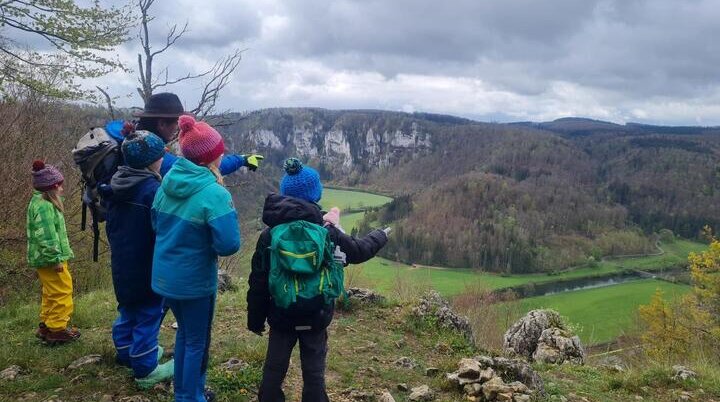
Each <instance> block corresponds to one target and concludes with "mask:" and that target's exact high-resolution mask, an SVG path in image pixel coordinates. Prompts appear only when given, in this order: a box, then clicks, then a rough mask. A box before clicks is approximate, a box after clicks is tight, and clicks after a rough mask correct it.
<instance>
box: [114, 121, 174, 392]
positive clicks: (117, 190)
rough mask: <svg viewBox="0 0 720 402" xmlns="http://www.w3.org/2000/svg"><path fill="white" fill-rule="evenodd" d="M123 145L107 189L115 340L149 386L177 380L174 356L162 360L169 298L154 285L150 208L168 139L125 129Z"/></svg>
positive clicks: (123, 359)
mask: <svg viewBox="0 0 720 402" xmlns="http://www.w3.org/2000/svg"><path fill="white" fill-rule="evenodd" d="M128 131H129V130H128ZM121 149H122V155H123V160H124V161H125V165H123V166H120V167H119V168H118V171H117V172H116V173H115V174H114V175H113V176H112V179H111V180H110V185H109V189H108V188H107V187H106V188H104V189H103V192H104V193H103V202H104V205H105V209H106V211H107V214H106V219H107V224H106V225H105V229H106V233H107V238H108V242H109V243H110V261H111V268H112V279H113V288H114V290H115V298H116V300H117V303H118V307H117V311H118V317H117V319H116V320H115V322H114V323H113V326H112V339H113V343H114V344H115V350H116V359H115V360H116V361H117V362H118V363H119V364H121V365H123V366H126V367H129V368H131V369H132V371H133V377H134V378H135V383H136V384H137V385H138V386H139V387H140V388H142V389H148V388H151V387H152V386H154V385H155V384H157V383H159V382H162V381H170V380H172V378H173V370H174V363H173V361H172V360H170V361H168V362H165V363H163V364H160V358H161V357H162V355H163V349H162V347H161V346H160V345H159V344H158V337H159V335H160V324H161V323H162V320H163V318H164V317H165V311H164V310H163V303H164V302H163V298H162V297H161V296H159V295H157V294H155V292H153V291H152V288H151V278H152V263H153V251H154V247H155V231H154V230H153V228H152V223H151V217H150V209H151V207H152V203H153V200H154V199H155V194H156V193H157V191H158V188H160V166H161V164H162V161H163V156H164V155H165V143H164V142H163V140H162V139H160V137H158V136H156V135H155V134H153V133H150V132H148V131H134V132H131V133H128V132H126V133H125V137H124V139H123V142H122V148H121Z"/></svg>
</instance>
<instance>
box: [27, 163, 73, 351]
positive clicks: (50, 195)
mask: <svg viewBox="0 0 720 402" xmlns="http://www.w3.org/2000/svg"><path fill="white" fill-rule="evenodd" d="M32 176H33V188H34V190H35V191H34V192H33V196H32V199H31V200H30V205H28V210H27V240H28V250H27V252H28V264H29V265H30V266H31V267H33V268H35V269H36V270H37V274H38V278H40V283H41V284H42V306H41V309H40V325H39V328H38V330H37V334H36V335H37V336H38V338H40V339H42V340H44V341H47V342H48V343H51V344H55V343H66V342H70V341H73V340H75V339H77V338H79V337H80V332H78V331H77V330H75V329H68V322H69V321H70V316H71V315H72V312H73V300H72V289H73V285H72V277H71V276H70V271H69V270H68V264H67V261H68V260H69V259H71V258H73V257H74V255H73V252H72V249H70V242H69V240H68V237H67V229H66V228H65V217H64V216H63V204H62V200H61V198H60V197H61V196H62V193H63V187H62V184H63V181H64V178H63V175H62V173H60V171H59V170H58V169H57V168H55V167H54V166H52V165H46V164H45V163H43V162H42V161H35V162H34V163H33V172H32Z"/></svg>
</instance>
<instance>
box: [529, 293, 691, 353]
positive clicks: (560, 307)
mask: <svg viewBox="0 0 720 402" xmlns="http://www.w3.org/2000/svg"><path fill="white" fill-rule="evenodd" d="M657 289H660V290H662V291H663V292H664V293H665V298H666V299H673V298H675V297H678V296H681V295H683V294H685V293H687V292H688V291H689V290H690V287H689V286H686V285H677V284H672V283H668V282H664V281H660V280H655V279H647V280H640V281H634V282H629V283H623V284H620V285H614V286H608V287H603V288H597V289H587V290H578V291H574V292H564V293H558V294H554V295H548V296H540V297H531V298H527V299H523V300H520V301H518V302H516V303H518V304H519V306H520V309H521V311H522V312H523V313H524V312H527V311H530V310H533V309H537V308H550V309H553V310H557V311H559V312H560V314H562V315H563V316H565V317H567V318H568V319H569V321H570V322H571V323H573V324H577V325H579V330H578V334H579V335H580V338H581V339H582V341H583V342H584V343H585V344H589V345H592V344H597V343H603V342H608V341H611V340H613V339H615V338H617V337H618V336H621V335H623V334H624V333H625V332H626V331H628V330H632V329H633V328H634V326H635V323H636V321H637V309H638V306H640V305H642V304H648V303H649V302H650V298H651V297H652V295H653V294H654V293H655V291H656V290H657Z"/></svg>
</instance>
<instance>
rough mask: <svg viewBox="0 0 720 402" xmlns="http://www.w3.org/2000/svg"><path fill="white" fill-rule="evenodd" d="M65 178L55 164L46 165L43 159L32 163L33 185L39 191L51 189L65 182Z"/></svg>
mask: <svg viewBox="0 0 720 402" xmlns="http://www.w3.org/2000/svg"><path fill="white" fill-rule="evenodd" d="M64 181H65V178H64V177H63V175H62V173H60V170H58V168H56V167H55V166H53V165H46V164H45V162H43V161H40V160H38V161H35V162H33V164H32V185H33V188H34V189H35V190H38V191H50V190H52V189H54V188H55V187H56V186H59V185H61V184H63V182H64Z"/></svg>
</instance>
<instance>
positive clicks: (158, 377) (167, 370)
mask: <svg viewBox="0 0 720 402" xmlns="http://www.w3.org/2000/svg"><path fill="white" fill-rule="evenodd" d="M174 374H175V359H171V360H168V361H167V362H165V363H163V364H158V366H157V367H155V370H153V371H152V373H150V374H148V376H147V377H143V378H136V379H135V384H137V386H138V387H139V388H140V389H150V388H152V387H153V386H155V384H159V383H161V382H163V381H170V380H172V379H173V375H174Z"/></svg>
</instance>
